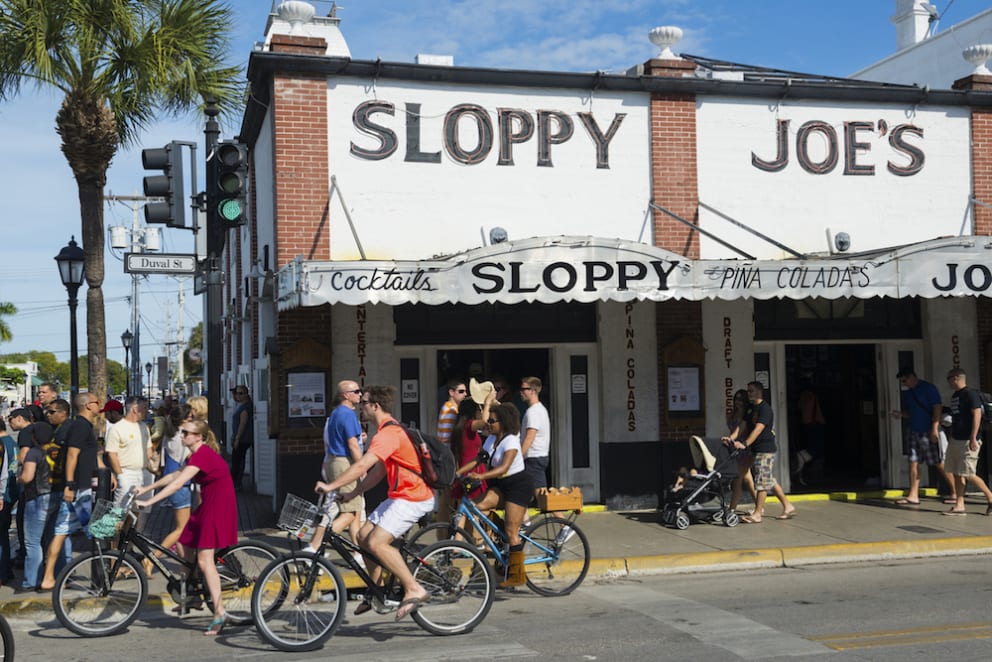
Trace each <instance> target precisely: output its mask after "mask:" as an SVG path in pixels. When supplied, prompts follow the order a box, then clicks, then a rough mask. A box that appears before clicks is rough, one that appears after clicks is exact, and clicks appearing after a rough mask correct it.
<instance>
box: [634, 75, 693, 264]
mask: <svg viewBox="0 0 992 662" xmlns="http://www.w3.org/2000/svg"><path fill="white" fill-rule="evenodd" d="M695 68H696V65H695V63H693V62H689V61H688V60H649V61H648V62H646V63H645V64H644V73H645V75H648V76H665V77H669V78H681V77H684V76H690V75H692V74H693V72H694V71H695ZM651 171H652V172H651V192H652V196H653V198H654V201H655V202H656V203H657V204H658V205H660V206H662V207H665V208H666V209H669V210H671V211H672V212H674V213H676V214H678V215H679V216H681V217H682V218H684V219H686V220H688V221H692V222H696V223H698V221H699V218H698V208H699V187H698V177H697V174H696V97H695V96H694V95H682V94H653V95H651ZM654 244H655V246H658V247H659V248H665V249H667V250H670V251H674V252H676V253H680V254H682V255H685V256H686V257H688V258H691V259H698V258H699V235H698V233H696V232H693V231H692V230H691V229H690V228H688V227H686V226H685V225H684V224H682V223H680V222H678V221H676V220H675V219H674V218H672V217H670V216H668V215H667V214H665V213H663V212H660V211H655V212H654Z"/></svg>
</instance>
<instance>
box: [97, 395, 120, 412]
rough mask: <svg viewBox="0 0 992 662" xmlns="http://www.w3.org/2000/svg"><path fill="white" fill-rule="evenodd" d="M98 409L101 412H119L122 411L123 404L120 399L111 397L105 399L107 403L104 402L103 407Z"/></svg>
mask: <svg viewBox="0 0 992 662" xmlns="http://www.w3.org/2000/svg"><path fill="white" fill-rule="evenodd" d="M100 411H101V412H108V411H119V412H121V413H124V405H122V404H121V401H120V400H114V399H113V398H111V399H110V400H107V404H105V405H104V406H103V409H101V410H100Z"/></svg>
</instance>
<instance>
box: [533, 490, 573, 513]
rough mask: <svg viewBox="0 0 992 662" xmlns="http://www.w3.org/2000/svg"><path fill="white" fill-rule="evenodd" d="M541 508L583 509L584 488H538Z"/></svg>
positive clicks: (551, 509) (548, 509) (549, 509)
mask: <svg viewBox="0 0 992 662" xmlns="http://www.w3.org/2000/svg"><path fill="white" fill-rule="evenodd" d="M537 507H538V508H540V509H541V510H543V511H545V512H548V511H555V510H582V490H581V489H580V488H578V487H542V488H539V489H538V490H537Z"/></svg>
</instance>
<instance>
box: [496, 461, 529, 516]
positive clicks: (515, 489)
mask: <svg viewBox="0 0 992 662" xmlns="http://www.w3.org/2000/svg"><path fill="white" fill-rule="evenodd" d="M489 489H491V490H496V491H498V492H499V493H500V494H501V495H502V496H503V501H506V502H509V503H515V504H517V505H518V506H523V507H524V508H526V507H527V506H529V505H530V502H531V500H532V499H533V498H534V483H532V482H531V473H530V472H529V471H526V470H524V471H521V472H520V473H517V474H513V475H512V476H506V477H505V478H499V479H491V480H490V481H489Z"/></svg>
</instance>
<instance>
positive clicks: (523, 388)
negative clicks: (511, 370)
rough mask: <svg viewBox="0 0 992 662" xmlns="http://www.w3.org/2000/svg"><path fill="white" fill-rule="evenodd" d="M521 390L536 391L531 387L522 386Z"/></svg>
mask: <svg viewBox="0 0 992 662" xmlns="http://www.w3.org/2000/svg"><path fill="white" fill-rule="evenodd" d="M520 390H521V391H533V390H534V389H532V388H531V387H530V386H521V387H520Z"/></svg>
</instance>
